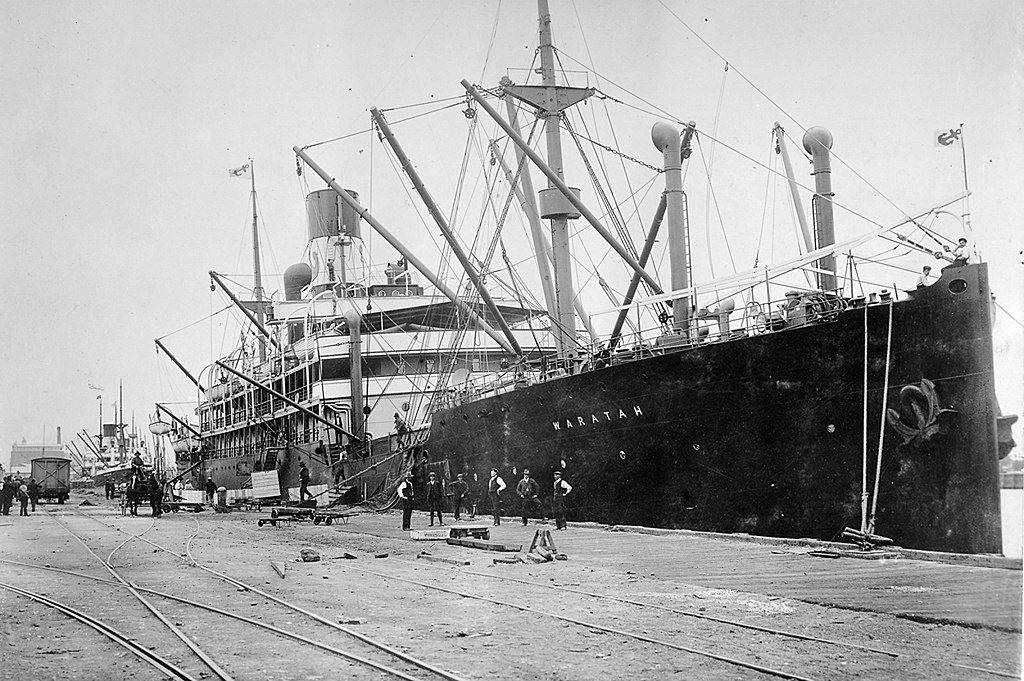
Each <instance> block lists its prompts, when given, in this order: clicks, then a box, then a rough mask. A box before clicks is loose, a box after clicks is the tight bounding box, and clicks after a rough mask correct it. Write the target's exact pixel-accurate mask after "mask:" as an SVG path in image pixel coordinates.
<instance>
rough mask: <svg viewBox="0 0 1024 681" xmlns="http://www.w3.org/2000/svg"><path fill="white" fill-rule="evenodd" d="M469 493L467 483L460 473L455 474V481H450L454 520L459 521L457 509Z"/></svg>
mask: <svg viewBox="0 0 1024 681" xmlns="http://www.w3.org/2000/svg"><path fill="white" fill-rule="evenodd" d="M467 494H469V485H467V484H466V481H465V479H464V478H463V475H462V473H459V474H458V475H456V476H455V482H453V483H452V496H454V497H455V521H456V522H458V521H459V509H461V508H462V500H463V499H465V498H466V495H467Z"/></svg>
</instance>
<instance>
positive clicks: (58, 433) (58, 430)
mask: <svg viewBox="0 0 1024 681" xmlns="http://www.w3.org/2000/svg"><path fill="white" fill-rule="evenodd" d="M57 444H58V445H59V444H60V426H57Z"/></svg>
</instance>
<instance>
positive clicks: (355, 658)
mask: <svg viewBox="0 0 1024 681" xmlns="http://www.w3.org/2000/svg"><path fill="white" fill-rule="evenodd" d="M0 564H5V565H16V566H18V567H25V568H32V569H34V570H46V571H48V572H56V573H59V574H63V575H68V576H71V577H78V578H80V579H89V580H92V581H94V582H97V583H99V584H104V585H106V586H109V587H112V588H115V589H119V588H124V585H123V584H120V583H119V582H116V581H113V580H110V579H103V578H102V577H96V576H95V575H87V574H85V573H83V572H76V571H75V570H65V569H63V568H55V567H52V566H51V567H47V566H45V565H34V564H32V563H23V562H20V561H16V560H6V559H0ZM135 588H136V589H138V590H139V591H141V592H143V593H147V594H150V595H153V596H158V597H160V598H166V599H167V600H170V601H174V602H176V603H181V604H182V605H189V606H192V607H194V608H198V609H200V610H206V611H207V612H213V613H216V614H218V615H222V616H224V617H230V618H231V619H235V620H238V621H240V622H245V623H246V624H251V625H253V626H255V627H259V628H261V629H265V630H267V631H271V632H273V633H275V634H278V635H280V636H283V637H285V638H289V639H292V640H294V641H298V642H300V643H305V644H307V645H310V646H313V647H314V648H319V649H320V650H323V651H325V652H328V653H331V654H333V655H337V656H338V657H342V658H344V659H346V660H349V661H350V662H356V663H359V664H363V665H366V666H368V667H371V668H373V669H376V670H378V671H381V672H385V673H387V674H391V675H392V676H395V677H397V678H400V679H404V680H405V681H420V679H418V678H417V677H415V676H410V675H408V674H406V673H405V672H402V671H400V670H397V669H392V668H390V667H387V666H385V665H382V664H380V663H378V662H374V661H373V660H369V659H366V658H363V657H361V656H359V655H355V654H353V653H349V652H347V651H344V650H341V649H339V648H336V647H334V646H331V645H328V644H326V643H321V642H320V641H314V640H313V639H311V638H309V637H307V636H303V635H302V634H297V633H295V632H292V631H288V630H286V629H282V628H280V627H277V626H274V625H273V624H267V623H266V622H260V621H259V620H255V619H253V618H251V617H246V616H245V615H240V614H238V613H234V612H231V611H229V610H224V609H223V608H218V607H217V606H214V605H209V604H206V603H200V602H198V601H193V600H190V599H188V598H182V597H181V596H175V595H173V594H169V593H166V592H163V591H158V590H156V589H149V588H146V587H143V586H139V585H135Z"/></svg>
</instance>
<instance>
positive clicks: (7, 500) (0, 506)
mask: <svg viewBox="0 0 1024 681" xmlns="http://www.w3.org/2000/svg"><path fill="white" fill-rule="evenodd" d="M15 490H17V487H16V486H15V484H14V480H13V479H12V478H11V476H9V475H8V476H6V477H5V478H4V484H3V486H2V487H0V513H2V514H3V515H10V514H11V506H13V505H14V497H15Z"/></svg>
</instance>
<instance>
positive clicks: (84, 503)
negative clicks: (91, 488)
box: [79, 499, 96, 506]
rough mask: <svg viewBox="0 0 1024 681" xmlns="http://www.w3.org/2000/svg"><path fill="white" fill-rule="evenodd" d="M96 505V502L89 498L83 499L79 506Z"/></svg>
mask: <svg viewBox="0 0 1024 681" xmlns="http://www.w3.org/2000/svg"><path fill="white" fill-rule="evenodd" d="M95 505H96V504H94V503H92V502H91V501H89V500H88V499H82V503H80V504H79V506H95Z"/></svg>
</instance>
